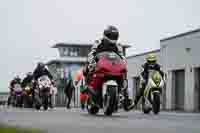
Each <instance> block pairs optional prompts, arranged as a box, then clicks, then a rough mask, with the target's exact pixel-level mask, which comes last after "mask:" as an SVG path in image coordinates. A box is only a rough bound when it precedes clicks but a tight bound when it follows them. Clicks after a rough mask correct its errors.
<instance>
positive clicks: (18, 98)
mask: <svg viewBox="0 0 200 133" xmlns="http://www.w3.org/2000/svg"><path fill="white" fill-rule="evenodd" d="M13 96H14V97H13V100H14V101H13V102H12V103H14V106H15V107H23V90H22V87H21V85H20V84H15V85H14V95H13Z"/></svg>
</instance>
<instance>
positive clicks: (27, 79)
mask: <svg viewBox="0 0 200 133" xmlns="http://www.w3.org/2000/svg"><path fill="white" fill-rule="evenodd" d="M32 80H33V74H32V72H28V73H27V74H26V77H25V78H24V79H23V81H22V88H24V87H26V86H27V85H28V84H30V83H31V82H32Z"/></svg>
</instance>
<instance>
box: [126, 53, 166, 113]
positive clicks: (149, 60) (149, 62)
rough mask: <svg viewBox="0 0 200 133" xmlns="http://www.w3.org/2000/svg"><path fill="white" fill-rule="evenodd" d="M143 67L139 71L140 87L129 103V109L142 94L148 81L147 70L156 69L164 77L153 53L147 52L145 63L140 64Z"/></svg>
mask: <svg viewBox="0 0 200 133" xmlns="http://www.w3.org/2000/svg"><path fill="white" fill-rule="evenodd" d="M142 67H143V72H142V73H141V79H140V88H139V91H138V93H136V96H135V99H134V101H133V103H132V105H130V107H129V109H133V108H134V107H135V106H136V105H137V103H138V101H139V100H140V98H141V96H143V93H144V90H145V86H146V84H147V82H148V77H149V70H157V71H159V72H160V74H161V76H162V78H163V77H164V72H163V71H161V69H160V65H159V64H158V63H157V57H156V55H155V54H152V53H151V54H148V55H147V57H146V63H145V64H144V65H142Z"/></svg>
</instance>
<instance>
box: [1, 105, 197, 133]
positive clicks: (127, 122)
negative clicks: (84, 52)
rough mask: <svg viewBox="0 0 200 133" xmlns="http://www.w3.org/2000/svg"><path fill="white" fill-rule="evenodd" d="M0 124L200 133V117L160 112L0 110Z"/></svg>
mask: <svg viewBox="0 0 200 133" xmlns="http://www.w3.org/2000/svg"><path fill="white" fill-rule="evenodd" d="M0 122H3V123H6V124H9V125H16V126H22V127H34V128H41V129H44V130H46V131H48V132H49V133H79V132H81V133H90V132H91V133H200V114H197V113H175V112H170V113H169V112H161V113H160V114H159V115H154V114H149V115H144V114H143V113H142V112H139V111H131V112H124V111H121V112H119V113H116V114H113V116H111V117H106V116H104V115H103V113H99V114H98V115H97V116H91V115H89V114H88V113H87V112H86V111H85V112H84V111H80V109H71V110H67V109H65V108H55V109H53V110H48V111H43V110H41V111H36V110H34V109H15V108H7V107H0Z"/></svg>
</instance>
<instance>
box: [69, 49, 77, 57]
mask: <svg viewBox="0 0 200 133" xmlns="http://www.w3.org/2000/svg"><path fill="white" fill-rule="evenodd" d="M79 55H80V50H79V48H69V54H68V56H79Z"/></svg>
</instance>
